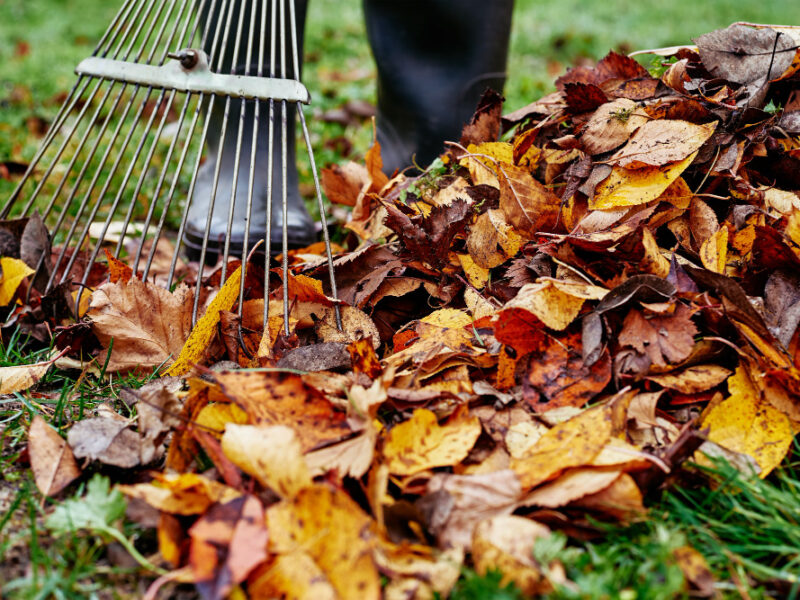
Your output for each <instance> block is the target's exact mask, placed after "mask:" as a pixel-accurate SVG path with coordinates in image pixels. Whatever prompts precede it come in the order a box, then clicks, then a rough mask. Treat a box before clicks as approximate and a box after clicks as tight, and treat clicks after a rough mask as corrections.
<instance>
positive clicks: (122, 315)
mask: <svg viewBox="0 0 800 600" xmlns="http://www.w3.org/2000/svg"><path fill="white" fill-rule="evenodd" d="M87 316H88V317H89V319H91V322H92V331H93V332H94V334H95V335H96V336H97V339H98V340H100V343H101V344H102V346H103V350H104V351H106V352H107V351H108V349H109V348H110V347H111V340H112V339H113V340H114V342H113V350H112V352H111V357H110V358H109V360H108V365H107V367H106V369H107V370H108V371H109V372H115V371H128V370H138V369H147V370H150V369H152V368H153V367H157V366H160V365H162V364H164V363H169V362H170V361H173V360H175V359H176V358H177V357H178V355H179V354H180V353H181V349H182V348H183V345H184V342H185V341H186V339H187V338H188V337H189V332H190V331H191V322H192V294H191V291H190V290H189V288H188V287H186V286H178V288H177V289H176V290H175V291H174V292H169V291H168V290H166V289H164V288H163V287H161V286H158V285H155V284H152V283H147V282H142V281H139V280H138V279H131V280H130V281H129V282H128V283H122V282H120V283H107V284H105V285H102V286H100V288H98V289H97V290H95V292H94V293H93V294H92V298H91V302H90V304H89V312H88V313H87Z"/></svg>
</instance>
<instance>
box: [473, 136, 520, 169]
mask: <svg viewBox="0 0 800 600" xmlns="http://www.w3.org/2000/svg"><path fill="white" fill-rule="evenodd" d="M467 151H468V152H469V153H470V154H483V155H486V156H489V157H491V158H493V159H495V160H496V161H497V162H501V163H505V164H507V165H510V164H512V163H513V162H514V148H513V146H512V145H511V144H510V143H509V142H483V143H482V144H478V145H477V146H476V145H475V144H470V145H469V146H468V147H467ZM489 162H490V164H491V161H489Z"/></svg>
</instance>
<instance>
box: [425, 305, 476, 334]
mask: <svg viewBox="0 0 800 600" xmlns="http://www.w3.org/2000/svg"><path fill="white" fill-rule="evenodd" d="M420 321H421V322H422V323H428V324H430V325H436V326H437V327H446V328H449V329H461V328H462V327H466V326H467V325H469V324H471V323H472V317H470V316H469V315H468V314H467V313H466V312H465V311H463V310H459V309H457V308H440V309H439V310H435V311H433V312H432V313H431V314H429V315H428V316H427V317H424V318H422V319H420Z"/></svg>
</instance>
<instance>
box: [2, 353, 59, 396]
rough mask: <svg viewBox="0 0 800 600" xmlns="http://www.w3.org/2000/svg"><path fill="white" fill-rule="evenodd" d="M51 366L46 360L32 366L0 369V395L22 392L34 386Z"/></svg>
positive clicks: (50, 362)
mask: <svg viewBox="0 0 800 600" xmlns="http://www.w3.org/2000/svg"><path fill="white" fill-rule="evenodd" d="M52 364H53V362H52V361H49V360H48V361H45V362H40V363H35V364H32V365H18V366H14V367H0V394H13V393H14V392H24V391H25V390H27V389H28V388H30V387H32V386H34V385H36V383H37V382H38V381H39V380H40V379H41V378H42V377H44V376H45V374H46V373H47V371H48V370H49V369H50V366H51V365H52Z"/></svg>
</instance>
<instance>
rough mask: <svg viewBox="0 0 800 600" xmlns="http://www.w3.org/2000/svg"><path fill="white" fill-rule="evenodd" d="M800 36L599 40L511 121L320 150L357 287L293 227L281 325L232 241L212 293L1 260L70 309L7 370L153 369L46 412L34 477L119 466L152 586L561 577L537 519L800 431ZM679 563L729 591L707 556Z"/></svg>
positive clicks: (14, 294)
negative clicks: (140, 381) (407, 141)
mask: <svg viewBox="0 0 800 600" xmlns="http://www.w3.org/2000/svg"><path fill="white" fill-rule="evenodd" d="M798 41H800V32H798V30H797V29H793V28H765V27H749V26H744V25H735V26H731V27H730V28H728V29H725V30H720V31H715V32H712V33H709V34H707V35H704V36H702V37H700V38H699V39H698V40H696V44H697V45H696V47H681V48H673V49H669V50H666V51H662V52H661V53H660V54H661V55H662V59H663V62H662V65H663V74H662V75H661V76H660V77H655V76H652V75H651V74H650V73H649V72H648V71H647V70H645V69H644V68H643V67H641V66H640V65H639V63H637V62H636V61H635V60H633V59H631V58H629V57H625V56H622V55H619V54H616V53H611V54H609V55H608V56H607V57H606V58H604V59H603V60H602V61H601V62H600V63H598V64H597V66H595V67H593V68H587V67H581V68H576V69H572V70H570V71H569V72H568V73H567V74H566V75H564V76H563V77H561V78H560V79H559V80H558V81H557V87H558V91H557V92H556V93H553V94H551V95H549V96H547V97H545V98H542V99H541V100H539V101H537V102H534V103H533V104H531V105H529V106H527V107H525V108H523V109H521V110H518V111H516V112H514V113H512V114H509V115H506V116H505V117H502V118H501V99H500V98H499V97H497V96H495V95H492V94H487V95H486V96H485V97H484V99H483V100H482V102H481V105H480V107H479V109H478V111H477V113H476V115H475V117H474V118H473V120H472V122H471V123H470V124H469V125H468V126H467V127H466V128H465V129H464V133H463V136H462V139H461V140H460V142H459V143H451V144H449V145H448V146H447V148H448V149H447V152H446V153H445V154H443V155H442V156H441V157H440V158H439V159H438V160H437V161H436V162H435V163H434V164H433V165H432V166H431V168H430V169H429V170H428V171H426V172H424V173H422V174H421V175H419V176H415V177H407V176H405V175H404V174H395V175H394V176H393V177H391V178H390V177H387V176H386V175H385V174H384V173H383V172H382V170H381V158H380V148H379V146H378V145H377V144H376V145H374V146H373V148H372V149H371V150H370V151H369V152H368V154H367V156H366V164H365V165H359V164H355V163H351V164H348V165H343V166H337V167H331V168H329V169H326V170H325V171H324V172H323V185H324V187H325V191H326V193H327V195H328V197H329V198H330V199H331V200H332V201H333V202H336V203H339V204H343V205H348V206H352V207H353V208H352V212H351V217H350V220H349V221H348V222H347V224H346V225H345V227H346V229H347V230H348V232H349V233H348V235H349V237H348V238H347V239H346V240H345V241H344V242H343V246H342V247H340V248H338V250H339V252H338V253H337V255H336V257H335V260H334V270H335V274H336V281H337V284H338V297H339V299H338V300H337V299H335V298H333V297H332V292H331V290H330V289H329V287H328V284H327V283H326V282H327V279H326V277H327V267H326V265H325V263H324V260H323V258H322V251H321V248H320V247H311V248H308V249H304V250H301V251H294V252H292V253H291V256H290V265H291V268H290V274H289V277H288V281H287V282H286V284H287V286H288V290H289V304H290V306H289V311H288V312H289V323H288V328H289V332H290V333H289V335H286V333H285V331H286V324H285V323H284V316H283V314H284V304H283V302H284V301H283V295H282V292H281V283H282V282H281V281H280V279H279V271H278V270H276V271H275V274H273V276H272V277H271V278H270V280H271V292H270V294H269V296H268V297H267V298H264V292H263V290H264V279H265V273H264V271H263V269H261V268H260V267H259V266H258V265H257V264H255V263H253V264H250V265H248V267H247V269H246V275H245V281H244V289H245V296H244V297H245V301H244V303H243V304H242V306H238V304H237V302H238V296H239V286H240V284H241V283H242V282H241V277H242V275H241V273H242V271H241V265H239V264H238V263H231V264H230V265H227V273H228V274H229V275H230V276H229V277H228V279H227V281H226V283H225V284H224V285H222V286H219V282H220V273H219V272H218V271H217V272H216V273H214V274H212V275H211V276H210V277H208V278H207V279H206V280H205V282H204V285H203V287H202V289H203V297H201V298H198V299H197V300H195V298H194V297H193V292H192V290H191V289H190V288H189V287H188V286H186V285H184V284H181V285H179V286H178V287H177V288H176V289H174V290H173V291H169V290H167V289H164V288H163V287H160V286H159V285H157V284H156V283H151V282H149V281H148V282H143V281H140V280H139V279H138V278H137V277H136V275H135V274H134V273H132V272H131V270H130V269H129V268H126V266H125V265H124V264H123V263H121V262H119V261H116V260H115V259H113V258H110V257H109V264H108V271H109V273H108V275H106V274H105V273H102V274H99V275H98V277H97V278H96V280H97V281H98V283H99V281H102V280H103V278H105V277H110V282H107V283H103V284H101V285H95V286H93V287H94V288H95V289H94V291H93V293H92V294H91V299H90V300H87V304H86V306H85V310H86V312H85V315H82V318H81V319H80V320H79V321H78V322H77V323H74V324H69V323H68V322H66V321H65V320H64V319H63V306H68V305H70V302H69V300H73V301H74V300H75V295H76V291H75V290H69V289H62V290H61V291H60V292H58V293H60V294H62V296H64V295H66V296H67V297H66V299H64V298H62V299H61V300H58V299H55V300H54V299H53V295H52V294H50V295H49V296H41V295H40V294H38V292H37V291H36V288H37V286H36V282H28V281H27V280H26V277H29V275H30V272H31V270H30V269H29V268H28V267H27V266H26V262H28V264H30V262H29V261H26V260H25V256H24V255H20V252H19V250H18V251H17V254H16V255H14V254H11V255H9V256H7V257H5V258H3V259H2V261H3V262H2V268H3V280H2V288H1V289H0V292H2V298H0V302H2V303H5V304H9V303H10V302H11V301H12V300H13V299H15V298H16V299H19V298H28V302H27V303H24V302H19V303H18V304H17V307H16V309H15V311H14V315H13V318H12V325H14V326H16V327H21V326H23V325H25V326H26V327H28V331H34V330H35V328H36V327H39V328H40V329H39V332H40V333H41V332H42V329H41V328H42V327H45V328H48V327H54V326H56V325H58V326H60V329H58V330H57V337H56V339H57V347H58V349H59V350H58V357H57V358H53V360H52V361H48V362H45V363H41V364H39V365H35V366H33V367H28V368H26V370H25V371H24V372H23V371H19V370H18V371H17V372H16V374H17V376H18V377H19V378H20V379H19V381H18V382H17V384H16V386H14V385H13V384H11V383H9V382H10V381H11V379H9V377H10V372H8V373H6V374H5V375H4V376H3V380H2V386H3V390H2V391H3V393H7V392H8V391H9V390H10V389H11V388H14V389H24V388H26V387H28V386H29V385H31V384H33V383H34V382H35V380H36V379H37V378H38V377H40V376H41V374H42V373H43V372H44V371H45V370H46V369H47V368H49V367H50V365H51V363H52V362H55V364H56V365H59V364H61V365H66V366H70V365H71V366H73V367H74V366H76V365H84V368H99V369H100V370H101V371H102V372H103V373H114V372H128V371H131V370H136V371H140V372H145V371H148V370H152V369H153V368H157V369H160V372H161V373H162V374H163V375H164V376H163V377H161V378H159V379H157V380H155V381H153V382H152V383H149V384H147V385H146V386H145V387H143V388H141V389H139V390H136V391H134V390H125V391H123V393H122V399H123V400H124V402H125V403H126V404H127V405H128V406H129V407H135V413H136V417H135V418H134V419H125V418H123V417H120V416H119V415H118V414H117V412H116V411H114V410H113V407H111V406H101V407H100V409H99V410H97V412H96V414H95V415H94V416H92V417H91V418H89V419H85V420H83V421H79V422H77V423H75V424H74V425H72V427H71V429H69V433H68V436H67V440H66V441H64V440H63V439H62V438H61V437H60V436H59V435H58V434H57V433H56V432H55V431H53V430H52V429H51V428H50V427H49V426H47V425H46V424H45V423H44V422H43V421H42V420H40V419H37V420H35V421H34V422H33V423H32V425H31V430H30V438H29V455H30V463H31V467H32V469H33V472H34V475H35V478H36V482H37V485H38V486H39V487H40V489H41V490H42V492H44V493H45V494H48V495H54V494H58V493H59V492H60V491H61V490H63V489H64V488H65V487H66V486H67V485H68V484H69V483H70V482H71V481H73V480H74V479H75V478H77V477H78V476H79V475H80V473H81V469H82V468H84V469H85V468H86V466H87V464H88V463H91V462H99V463H103V464H106V465H113V466H116V467H120V468H122V469H127V470H128V471H125V472H126V473H127V475H126V476H125V478H126V480H127V483H126V484H125V485H120V486H119V489H120V490H121V491H122V492H123V493H124V494H126V495H127V496H128V497H129V498H130V499H132V500H131V502H132V503H137V506H139V508H140V510H139V511H137V512H138V513H139V514H143V515H144V514H146V515H148V516H147V518H148V519H150V521H148V522H157V527H158V542H159V551H160V558H152V560H154V561H159V560H160V561H162V563H163V564H165V565H169V567H170V568H171V569H172V570H171V571H170V572H169V573H168V574H165V575H164V576H162V577H161V578H160V579H159V580H157V581H156V583H154V585H153V586H152V588H151V590H150V596H151V597H152V596H154V595H155V593H156V591H157V589H158V587H159V586H161V585H163V584H164V583H165V582H167V581H170V580H173V581H182V582H194V583H195V584H196V586H197V589H198V590H199V591H200V592H201V593H202V595H203V596H204V597H207V598H220V597H225V596H226V595H228V594H230V593H232V592H233V591H234V590H235V591H236V592H237V593H242V590H245V591H246V594H247V595H248V596H249V597H253V598H270V597H281V596H285V597H305V598H377V597H379V596H380V595H381V594H383V595H384V596H385V597H386V598H431V597H433V594H434V593H438V594H441V595H442V596H446V595H447V594H448V593H449V591H450V590H451V588H452V587H453V585H454V584H455V582H456V580H457V579H458V577H459V574H460V572H461V567H462V565H464V564H469V565H471V566H473V567H474V568H475V569H476V570H477V571H478V572H479V573H485V572H487V571H489V570H499V571H500V572H502V574H503V576H504V579H505V580H506V581H509V580H510V581H514V582H515V583H516V584H517V585H518V586H519V587H520V588H521V589H522V590H523V592H524V593H526V594H537V593H544V592H547V591H548V590H550V589H552V586H553V585H554V584H560V585H566V586H569V585H570V582H569V581H567V580H566V579H565V575H564V570H563V568H562V567H561V565H559V564H558V563H557V562H553V563H551V564H539V563H537V562H536V561H535V560H534V558H533V552H532V547H533V546H534V545H535V544H536V540H537V538H541V537H542V536H547V535H548V534H549V532H550V531H551V530H553V529H560V530H565V531H566V532H567V533H569V534H573V535H580V536H590V535H592V532H593V531H594V527H595V524H596V523H597V522H598V521H614V522H626V521H630V520H632V519H636V518H641V517H643V516H644V515H645V513H646V509H645V507H644V504H643V498H644V497H646V496H647V495H648V494H650V493H652V492H654V491H656V490H658V489H660V488H662V487H663V486H664V485H668V484H669V483H670V482H672V481H674V480H675V478H677V477H679V476H680V471H681V470H680V468H679V467H680V465H681V464H682V463H683V462H684V461H685V460H687V459H691V460H694V461H697V462H703V461H708V458H707V456H709V455H710V456H724V457H725V458H727V460H729V461H731V462H732V463H733V464H735V465H737V466H738V468H740V469H741V470H744V471H747V472H752V471H754V472H756V473H758V474H759V476H761V477H765V476H766V475H767V474H768V473H769V472H770V471H771V470H773V469H774V468H775V467H776V466H777V465H778V464H779V463H780V462H781V461H782V460H783V458H784V457H785V456H786V454H787V453H788V452H789V450H790V447H791V444H792V439H793V436H794V435H795V432H797V431H798V429H799V428H800V370H798V368H800V347H799V345H800V341H799V339H798V338H799V336H798V333H797V329H798V323H800V275H798V266H799V265H800V196H798V190H800V86H798V81H800V77H799V76H798V69H800V52H798V51H797V47H798ZM511 128H513V133H512V134H511V135H509V136H506V139H507V140H508V141H497V140H498V139H499V138H500V135H501V131H502V130H503V129H506V130H509V129H511ZM15 223H16V225H15V227H16V229H14V228H12V227H11V226H10V225H9V222H6V223H5V224H3V228H4V229H3V231H4V232H12V231H14V232H16V231H23V230H25V228H26V226H27V223H22V224H20V223H19V222H15ZM31 223H33V221H31ZM31 227H34V228H35V227H38V226H37V225H35V223H34V225H32V226H31ZM4 235H5V234H4ZM9 236H11V238H13V237H14V236H13V235H11V233H9ZM15 239H19V238H15ZM29 246H30V244H28V245H27V247H29ZM24 247H25V246H24ZM345 247H347V248H352V251H349V252H347V251H344V248H345ZM43 251H44V250H42V249H40V250H39V252H40V254H41V252H43ZM192 277H196V272H195V273H194V275H193V274H192V273H191V272H190V273H188V275H186V281H188V282H189V283H191V280H192ZM30 290H32V293H28V292H29V291H30ZM70 294H71V295H72V298H69V297H68V296H69V295H70ZM37 302H38V304H37ZM195 302H197V303H198V305H199V307H200V314H201V315H202V316H201V318H200V319H199V320H198V322H197V324H196V325H195V326H194V327H192V321H191V312H192V307H193V305H194V303H195ZM337 310H338V311H339V312H340V314H341V318H342V324H343V327H342V329H341V330H340V329H338V328H337V326H336V320H335V314H336V312H337ZM59 311H62V312H61V313H60V312H59ZM265 318H266V321H265ZM92 353H93V355H94V357H95V358H94V362H93V363H90V362H88V359H89V358H90V356H89V355H90V354H92ZM64 361H69V362H66V363H65V362H64ZM79 361H83V362H79ZM240 367H243V368H244V369H240ZM78 461H80V466H79V462H78ZM117 473H119V472H117ZM143 506H144V507H149V510H150V512H149V513H148V511H147V510H143V509H142V507H143ZM142 518H143V519H144V517H142ZM153 518H155V521H153ZM675 561H676V563H677V564H679V565H680V566H681V568H682V569H683V570H684V572H685V573H686V577H687V580H688V581H689V583H690V584H691V585H692V586H694V587H695V588H696V589H695V592H696V593H699V594H701V595H702V594H705V595H708V594H711V593H712V591H713V590H712V588H711V587H710V586H709V577H710V575H709V573H708V570H707V569H706V568H705V567H704V566H703V559H702V557H700V556H699V555H698V554H697V553H696V552H695V551H693V550H692V549H691V548H683V549H681V551H680V552H676V553H675ZM381 577H384V578H385V585H382V583H381ZM240 597H241V596H240Z"/></svg>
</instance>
